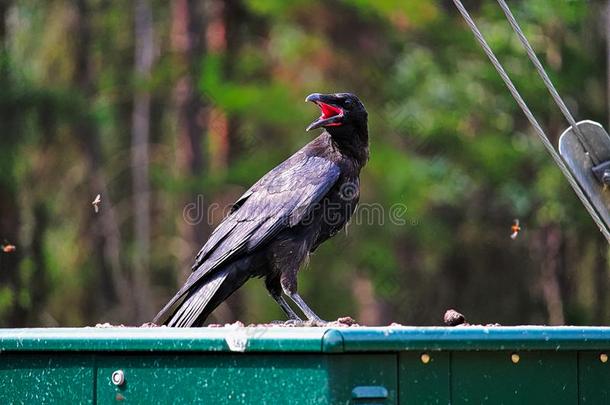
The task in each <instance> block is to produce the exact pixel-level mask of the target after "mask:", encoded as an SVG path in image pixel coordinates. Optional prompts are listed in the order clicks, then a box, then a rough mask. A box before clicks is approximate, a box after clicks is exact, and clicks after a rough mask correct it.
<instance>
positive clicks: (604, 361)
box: [599, 353, 608, 363]
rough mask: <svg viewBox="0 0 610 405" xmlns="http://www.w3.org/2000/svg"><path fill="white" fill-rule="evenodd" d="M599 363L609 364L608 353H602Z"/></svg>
mask: <svg viewBox="0 0 610 405" xmlns="http://www.w3.org/2000/svg"><path fill="white" fill-rule="evenodd" d="M599 361H601V362H602V363H607V362H608V355H607V354H606V353H602V354H600V355H599Z"/></svg>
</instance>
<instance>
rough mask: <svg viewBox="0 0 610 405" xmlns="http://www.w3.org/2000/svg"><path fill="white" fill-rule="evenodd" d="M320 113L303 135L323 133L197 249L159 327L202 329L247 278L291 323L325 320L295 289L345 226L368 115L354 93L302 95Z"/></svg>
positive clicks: (363, 158) (356, 189) (363, 155)
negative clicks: (311, 259)
mask: <svg viewBox="0 0 610 405" xmlns="http://www.w3.org/2000/svg"><path fill="white" fill-rule="evenodd" d="M306 101H311V102H313V103H315V104H317V106H318V107H319V108H320V111H321V112H322V115H321V116H320V117H319V118H318V119H316V120H315V121H314V122H312V123H311V124H310V125H309V126H308V127H307V131H309V130H312V129H315V128H324V131H322V133H321V134H320V135H319V136H318V137H317V138H315V139H314V140H313V141H311V142H309V143H308V144H307V145H305V146H304V147H303V148H302V149H301V150H299V151H298V152H296V153H295V154H294V155H292V156H291V157H289V158H288V159H287V160H285V161H284V162H283V163H281V164H280V165H278V166H277V167H276V168H274V169H273V170H271V171H270V172H269V173H267V174H266V175H265V176H263V177H262V178H261V179H260V180H259V181H257V182H256V183H255V184H254V185H253V186H252V187H250V189H249V190H248V191H246V192H245V193H244V194H243V195H242V196H241V197H240V198H239V199H238V200H237V201H236V202H235V203H234V204H233V207H232V209H231V212H230V214H229V215H228V216H227V217H226V218H225V219H224V220H223V221H222V222H221V223H220V225H218V227H217V228H216V229H215V230H214V231H213V232H212V234H211V235H210V237H209V239H208V241H207V242H206V243H205V245H204V246H203V247H202V248H201V250H200V251H199V253H198V254H197V257H196V258H195V264H194V265H193V273H192V274H191V275H190V276H189V278H188V279H187V280H186V283H185V284H184V285H183V286H182V288H180V290H179V291H178V292H177V293H176V295H175V296H174V297H173V298H172V299H171V300H170V301H169V302H168V303H167V305H166V306H165V307H164V308H163V309H162V310H161V311H160V312H159V313H158V314H157V316H156V317H155V319H154V320H153V322H154V323H156V324H165V325H168V326H175V327H188V326H200V325H202V324H203V323H204V322H205V320H206V318H207V317H208V316H209V315H210V313H211V312H212V311H213V310H214V309H215V308H216V307H217V306H218V305H219V304H220V303H222V302H223V301H224V300H225V299H227V298H228V297H229V296H230V295H231V294H232V293H233V292H234V291H236V290H237V289H238V288H239V287H241V286H242V285H243V284H244V283H245V282H246V281H247V280H248V279H250V278H252V277H259V278H263V279H264V280H265V286H266V287H267V290H268V291H269V293H270V294H271V296H272V297H273V298H274V299H275V300H276V301H277V303H278V304H279V305H280V307H281V308H282V310H283V311H284V312H285V313H286V315H287V316H288V318H290V319H292V320H301V318H300V317H299V315H297V313H296V312H295V311H294V310H293V309H292V307H291V306H290V305H289V304H288V302H287V301H286V299H285V297H284V296H286V297H288V298H290V300H291V301H292V302H294V304H296V306H297V307H298V308H299V309H300V310H301V312H302V313H303V314H304V315H305V316H306V317H307V319H309V320H311V321H316V322H323V321H322V320H321V319H320V318H319V317H318V316H317V315H316V314H315V313H314V311H313V310H312V309H311V308H309V306H308V305H307V304H306V303H305V301H304V300H303V299H302V298H301V296H300V295H299V294H298V292H297V273H298V272H299V269H300V268H301V265H302V264H303V262H304V261H305V259H306V258H307V256H308V255H309V254H310V253H311V252H313V251H315V250H316V249H317V248H318V246H320V244H321V243H322V242H324V241H326V240H327V239H329V238H330V237H332V236H333V235H335V234H336V233H337V232H339V231H340V230H341V229H342V228H343V227H344V226H345V224H346V223H347V222H348V221H349V219H350V217H351V215H352V214H353V212H354V210H355V209H356V204H357V203H358V199H359V196H360V180H359V175H360V170H361V169H362V167H363V166H364V165H365V164H366V162H367V160H368V157H369V147H368V144H369V135H368V124H367V112H366V109H365V108H364V105H363V104H362V102H361V101H360V100H359V99H358V97H356V96H355V95H354V94H351V93H336V94H319V93H314V94H310V95H309V96H307V98H306Z"/></svg>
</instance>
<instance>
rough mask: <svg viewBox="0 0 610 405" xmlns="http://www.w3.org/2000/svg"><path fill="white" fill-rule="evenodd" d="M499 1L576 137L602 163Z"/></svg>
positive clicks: (517, 26) (517, 27)
mask: <svg viewBox="0 0 610 405" xmlns="http://www.w3.org/2000/svg"><path fill="white" fill-rule="evenodd" d="M497 1H498V4H499V5H500V8H502V11H504V14H505V15H506V18H507V19H508V22H509V23H510V25H511V27H512V28H513V31H515V34H517V36H518V37H519V40H520V41H521V44H522V45H523V48H525V52H527V56H528V57H529V58H530V60H531V61H532V63H533V64H534V66H535V67H536V70H537V71H538V74H539V75H540V77H541V78H542V81H543V82H544V84H545V86H546V88H547V89H548V90H549V93H551V97H553V100H555V104H557V107H559V109H560V110H561V112H562V113H563V115H564V117H565V118H566V120H567V121H568V123H569V124H570V125H571V126H572V129H573V130H574V134H575V135H576V137H577V138H578V140H579V141H580V143H581V144H582V145H583V148H584V149H585V151H587V152H589V157H590V158H591V160H592V161H593V165H594V166H597V165H598V164H600V163H601V159H599V157H598V156H597V154H596V153H595V148H593V147H592V146H591V144H590V143H589V142H588V141H587V138H585V137H584V136H583V134H582V132H581V131H580V128H578V126H577V125H576V121H575V120H574V117H573V116H572V114H571V113H570V110H569V109H568V107H567V106H566V104H565V103H564V102H563V99H562V98H561V96H560V95H559V92H557V89H556V88H555V86H554V85H553V82H551V78H550V77H549V75H548V74H547V73H546V70H545V69H544V67H543V66H542V63H540V59H538V56H536V52H534V49H533V48H532V46H531V45H530V43H529V41H528V40H527V38H526V37H525V34H524V33H523V30H522V29H521V27H520V26H519V23H518V22H517V20H516V19H515V16H514V15H513V13H512V12H511V11H510V8H508V5H507V4H506V1H504V0H497Z"/></svg>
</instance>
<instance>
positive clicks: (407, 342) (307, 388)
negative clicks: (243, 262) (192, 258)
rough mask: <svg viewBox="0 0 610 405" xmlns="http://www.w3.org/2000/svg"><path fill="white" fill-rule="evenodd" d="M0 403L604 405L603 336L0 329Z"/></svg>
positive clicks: (568, 330)
mask: <svg viewBox="0 0 610 405" xmlns="http://www.w3.org/2000/svg"><path fill="white" fill-rule="evenodd" d="M0 351H1V352H0V373H1V375H0V377H1V378H0V385H1V387H0V403H1V404H10V403H32V404H40V403H98V404H110V403H121V402H125V403H142V404H150V403H160V404H165V403H167V404H170V403H205V404H229V403H230V404H234V403H248V404H250V403H252V404H264V403H274V404H283V403H291V404H301V403H302V404H320V403H331V404H348V403H353V404H398V403H400V404H428V403H430V404H432V403H434V404H436V403H438V404H448V403H451V404H479V403H490V404H499V403H505V404H511V403H514V404H517V403H519V404H523V403H532V404H534V403H535V404H576V403H583V404H607V403H610V362H608V356H609V355H610V328H606V327H455V328H447V327H383V328H362V327H352V328H296V327H294V328H288V327H269V328H264V327H224V328H192V329H172V328H57V329H3V330H0Z"/></svg>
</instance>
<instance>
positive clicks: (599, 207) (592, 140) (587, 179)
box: [559, 120, 610, 241]
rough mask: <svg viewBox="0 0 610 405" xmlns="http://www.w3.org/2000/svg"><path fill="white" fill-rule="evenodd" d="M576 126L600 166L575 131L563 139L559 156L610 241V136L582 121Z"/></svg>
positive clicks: (602, 129) (597, 124)
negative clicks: (592, 150)
mask: <svg viewBox="0 0 610 405" xmlns="http://www.w3.org/2000/svg"><path fill="white" fill-rule="evenodd" d="M576 125H577V126H578V129H579V130H580V132H581V134H582V136H583V137H585V138H586V141H587V144H588V145H590V146H591V147H592V148H594V150H595V154H596V156H597V157H598V158H599V159H600V163H599V164H598V165H596V166H593V162H592V161H591V158H590V156H589V153H588V152H587V151H586V150H585V149H584V147H583V145H582V143H581V142H580V141H579V139H578V137H577V135H576V134H575V133H574V129H573V128H572V127H570V128H568V129H566V130H565V131H564V132H563V134H561V136H560V137H559V154H560V155H561V157H562V158H563V160H564V162H565V163H566V166H568V168H569V170H570V172H572V175H573V176H574V178H575V179H576V181H577V182H578V185H579V186H580V188H581V189H582V191H583V192H584V194H585V195H586V196H587V199H588V200H589V202H590V203H591V205H592V206H593V208H594V209H595V211H596V213H597V215H598V217H599V219H600V220H601V222H602V223H603V225H604V228H602V229H600V230H601V231H602V233H603V234H604V236H606V238H608V239H609V241H610V190H606V186H607V185H610V136H608V133H607V132H606V130H605V129H604V127H602V126H601V125H600V124H599V123H597V122H594V121H589V120H585V121H580V122H579V123H577V124H576ZM598 225H600V224H599V222H598Z"/></svg>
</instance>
